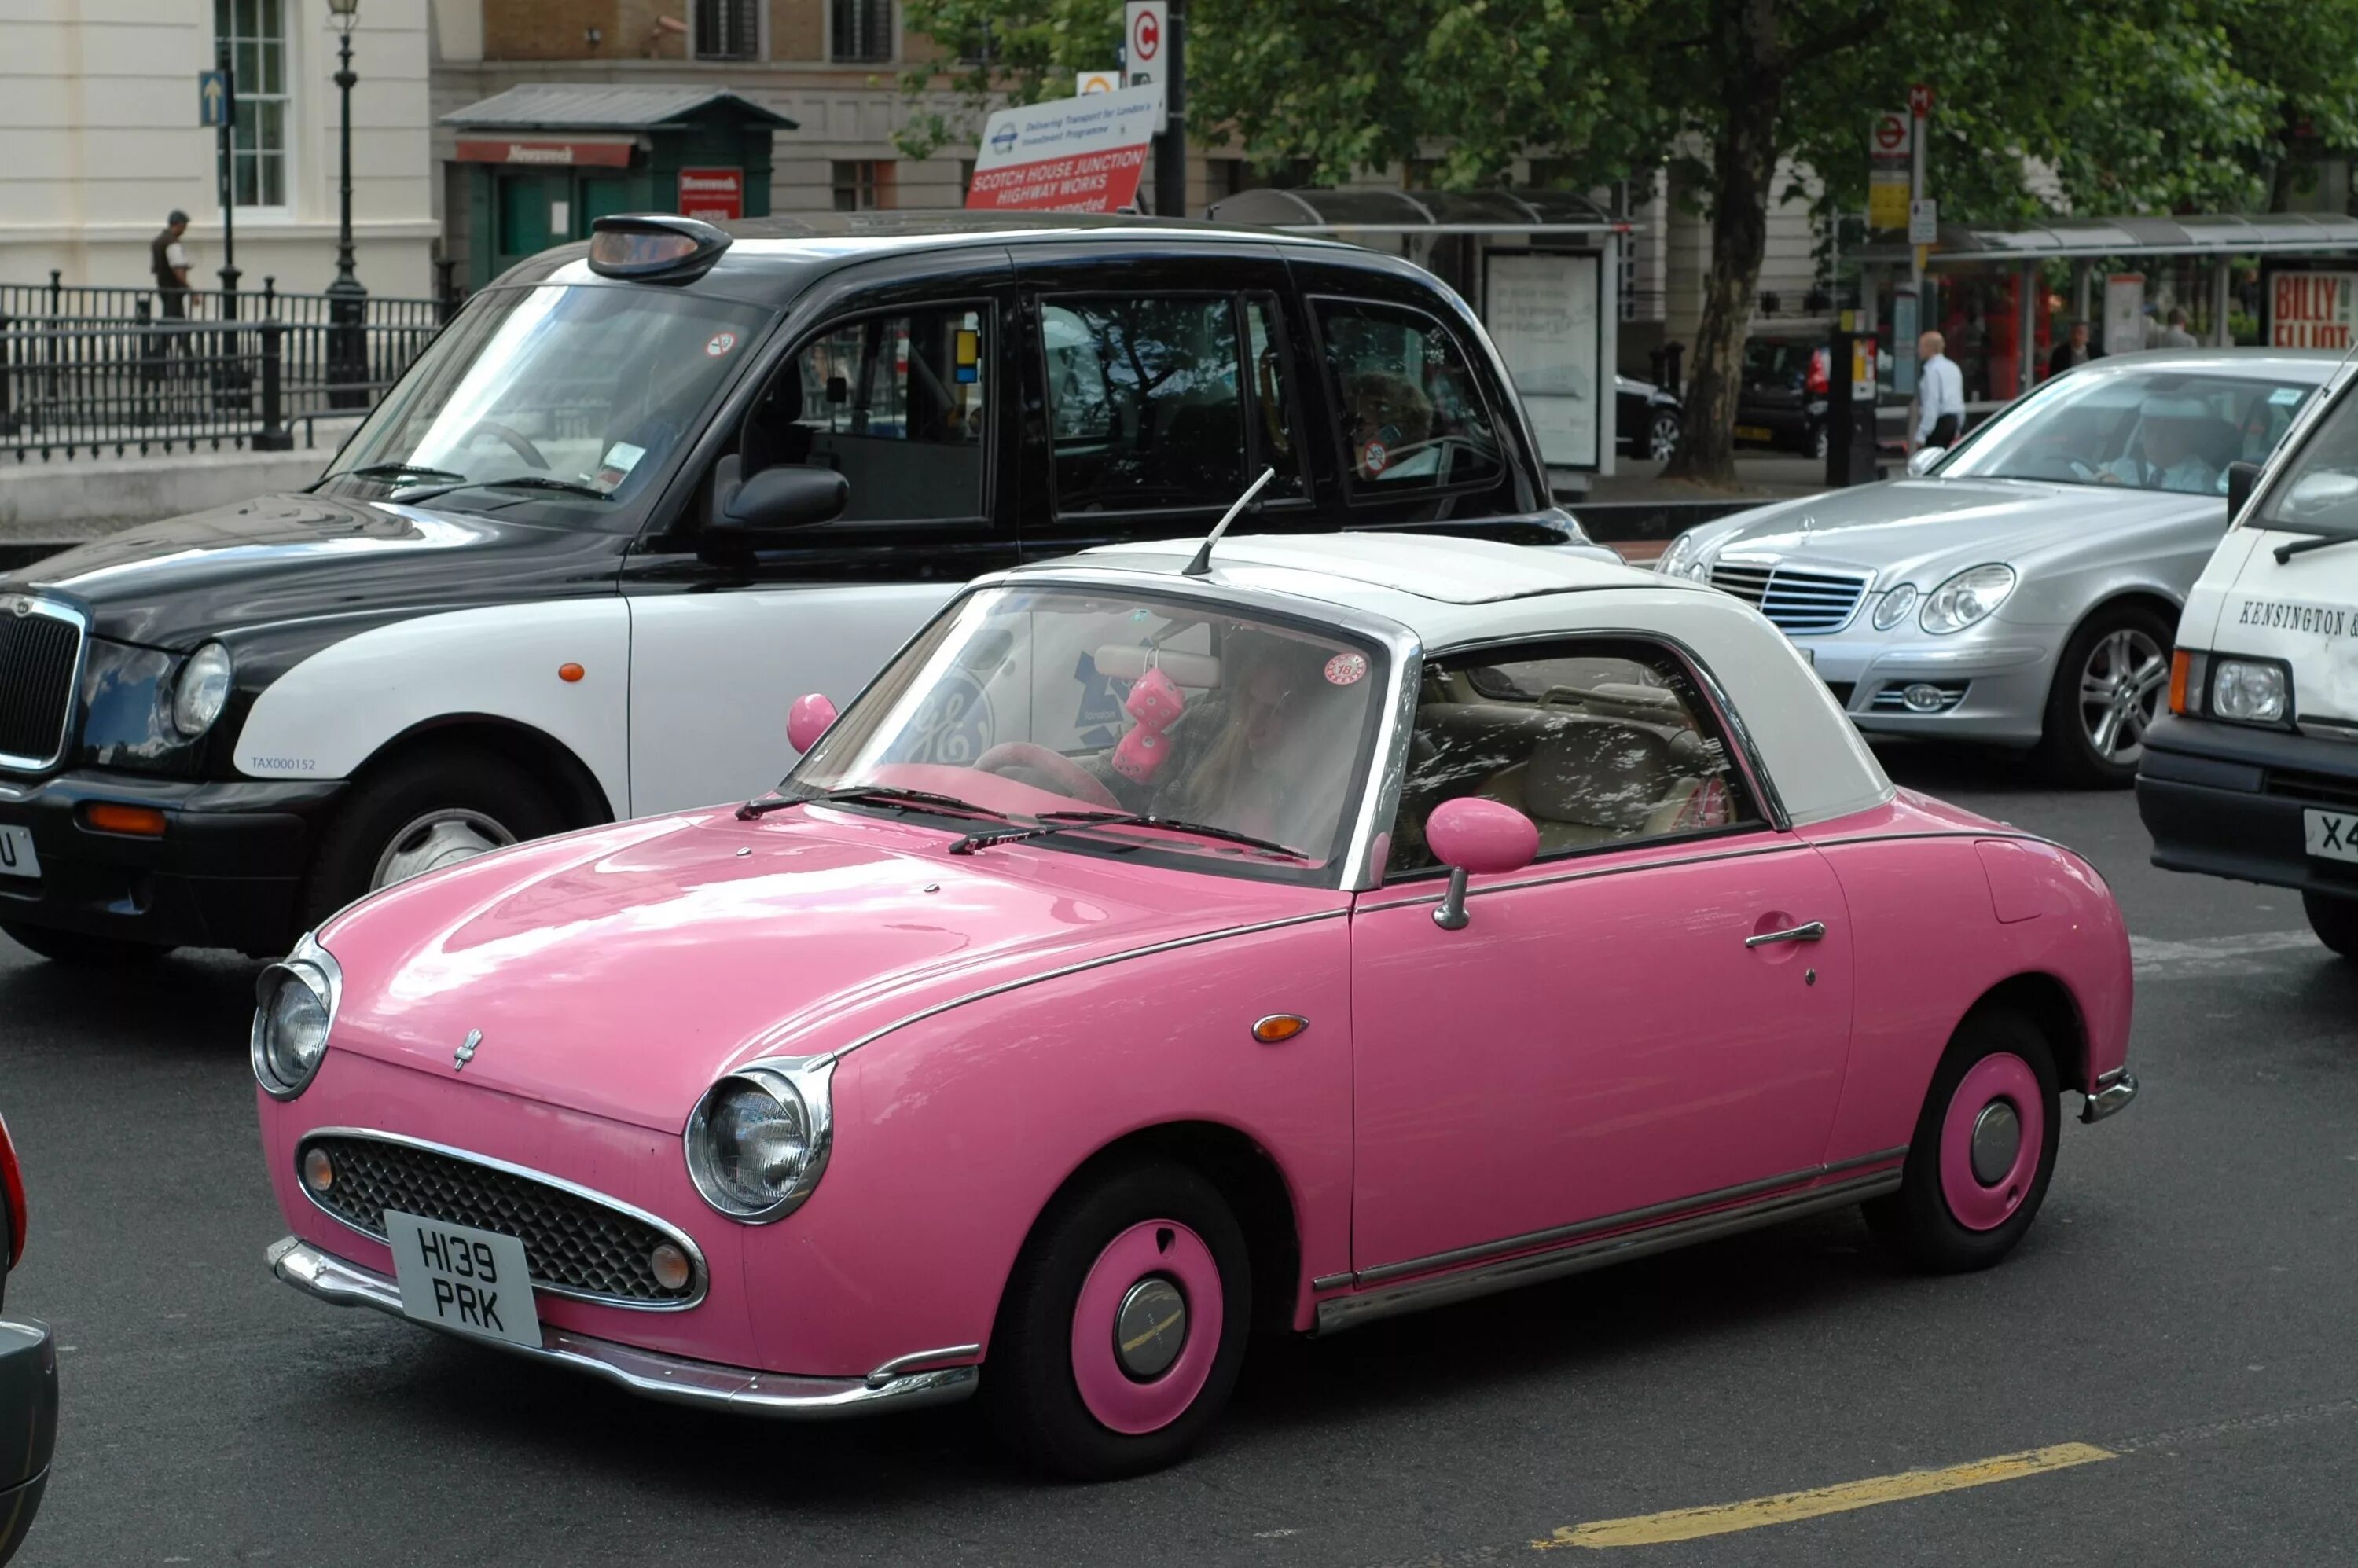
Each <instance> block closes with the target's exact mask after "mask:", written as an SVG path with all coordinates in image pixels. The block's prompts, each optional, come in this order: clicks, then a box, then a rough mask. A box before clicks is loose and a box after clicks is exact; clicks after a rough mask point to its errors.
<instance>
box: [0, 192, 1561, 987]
mask: <svg viewBox="0 0 2358 1568" xmlns="http://www.w3.org/2000/svg"><path fill="white" fill-rule="evenodd" d="M1264 469H1268V470H1274V477H1273V478H1272V479H1271V481H1269V482H1268V484H1267V485H1266V487H1265V488H1264V489H1263V490H1262V491H1261V492H1260V497H1259V499H1258V501H1257V502H1256V503H1255V509H1254V511H1253V512H1252V514H1249V516H1247V517H1246V518H1244V519H1243V520H1242V521H1241V522H1240V524H1239V526H1238V531H1239V532H1250V531H1259V532H1273V531H1287V532H1294V531H1311V530H1331V529H1335V528H1370V527H1372V528H1395V529H1419V530H1428V531H1441V532H1451V533H1463V534H1468V535H1478V536H1485V537H1488V538H1492V539H1498V540H1504V541H1507V542H1509V543H1518V544H1525V545H1531V546H1543V547H1556V548H1585V547H1588V546H1586V542H1585V538H1584V536H1583V535H1582V534H1581V532H1580V530H1579V527H1578V524H1575V523H1574V521H1573V520H1572V518H1571V517H1570V516H1569V515H1568V514H1565V513H1564V512H1563V511H1562V510H1561V509H1559V508H1557V507H1555V506H1554V505H1553V504H1552V502H1551V500H1550V497H1549V492H1548V488H1547V483H1546V478H1545V470H1543V468H1542V467H1541V463H1540V460H1539V458H1538V454H1537V449H1536V447H1535V444H1534V443H1533V441H1532V438H1531V432H1530V429H1529V427H1528V426H1527V424H1526V422H1525V419H1524V416H1523V413H1522V410H1521V407H1520V405H1519V404H1518V403H1517V402H1516V400H1515V398H1514V395H1513V394H1512V392H1511V390H1510V387H1509V383H1508V381H1507V379H1506V377H1505V374H1504V373H1503V371H1502V370H1501V367H1500V364H1499V362H1498V357H1497V355H1496V353H1495V352H1494V351H1493V350H1492V348H1491V346H1490V344H1489V342H1488V340H1487V338H1486V336H1485V335H1484V333H1483V331H1482V329H1481V326H1480V324H1479V322H1478V321H1476V319H1475V317H1474V316H1473V314H1472V313H1471V312H1470V311H1469V310H1468V309H1467V308H1466V306H1465V304H1464V303H1463V302H1462V301H1461V300H1459V299H1458V298H1457V297H1456V296H1455V295H1454V294H1452V293H1451V292H1450V291H1449V290H1448V289H1447V288H1446V287H1444V286H1443V285H1441V284H1440V283H1438V282H1437V281H1436V280H1434V279H1433V277H1432V276H1430V275H1428V274H1426V273H1424V272H1422V271H1421V270H1419V269H1417V268H1415V267H1412V266H1411V265H1408V264H1406V263H1404V262H1400V261H1397V260H1394V259H1392V258H1389V257H1385V256H1381V255H1378V254H1372V253H1369V252H1367V251H1363V250H1358V249H1356V248H1354V247H1350V246H1346V245H1340V244H1336V243H1327V242H1323V241H1316V240H1309V239H1301V238H1295V237H1290V236H1282V235H1276V234H1271V233H1266V232H1255V231H1250V230H1239V229H1235V228H1220V227H1215V226H1210V225H1203V224H1186V223H1176V222H1138V221H1124V220H1097V221H1092V220H1088V219H1076V218H1072V217H1067V216H1055V217H1040V218H1034V219H1029V220H1027V219H1024V218H1021V217H1016V218H1010V217H1006V216H1001V215H988V216H986V215H980V214H978V215H974V216H972V217H968V216H966V215H963V214H957V213H938V214H922V215H921V214H909V215H905V216H903V215H894V214H877V213H861V214H857V215H846V216H844V217H841V218H837V217H835V216H833V215H822V216H817V217H813V218H809V219H768V220H756V221H753V222H745V223H740V224H733V225H730V226H729V227H728V228H725V229H723V228H716V227H712V226H709V225H707V224H703V223H699V222H692V221H689V220H686V219H679V218H660V217H628V218H613V219H605V220H601V221H600V222H599V223H598V224H597V225H596V232H595V233H594V234H593V237H592V238H591V240H590V242H589V243H588V244H587V245H586V246H584V245H578V244H577V245H570V246H566V247H562V248H560V249H557V250H554V251H550V252H548V253H546V254H543V255H541V256H538V257H535V258H534V259H533V260H531V261H528V262H526V263H525V264H523V265H520V266H518V267H517V268H515V269H514V270H513V271H512V272H510V273H509V274H508V275H506V276H504V277H503V278H502V279H501V280H500V281H499V282H498V283H497V284H496V285H495V286H493V287H491V288H489V289H487V290H485V291H484V292H483V293H482V294H481V295H480V296H478V297H476V298H475V299H474V300H473V301H472V302H471V304H470V305H469V306H468V308H466V310H465V311H463V312H462V313H461V314H460V316H459V317H458V319H456V320H454V321H453V322H452V324H451V325H450V326H449V328H448V329H446V330H444V332H443V333H442V335H441V336H440V337H439V338H438V339H437V340H436V341H435V342H434V344H433V345H432V346H431V347H430V348H429V349H428V350H427V352H426V353H425V354H424V355H423V356H422V357H421V358H420V360H419V361H418V362H417V363H416V365H415V366H414V367H413V368H412V369H411V370H410V372H409V373H408V374H407V375H406V376H405V377H404V378H403V379H402V381H401V382H400V384H398V385H396V386H395V388H394V389H393V390H392V392H391V393H390V394H389V395H387V396H386V398H385V400H384V403H383V404H382V405H381V406H379V407H378V408H377V409H376V410H375V412H374V413H373V415H372V416H370V417H369V419H368V420H367V421H366V423H365V424H364V425H363V426H362V427H361V428H360V429H359V431H358V432H356V433H355V435H354V436H353V437H352V439H351V440H350V441H349V442H348V443H347V444H346V445H345V447H344V448H343V449H342V450H341V452H339V453H338V454H337V456H336V457H335V459H334V460H332V461H331V462H330V464H329V466H328V472H327V474H326V476H325V477H324V478H322V479H321V480H320V481H319V482H318V483H316V484H314V485H312V486H311V487H310V488H309V489H308V491H306V492H302V493H299V494H287V495H274V496H269V497H265V498H263V499H261V500H257V501H254V502H251V503H244V504H242V505H235V506H229V507H224V508H221V509H219V510H216V511H212V512H208V513H202V514H196V515H192V516H188V517H181V518H178V519H174V520H172V521H168V522H164V523H158V524H153V525H149V526H143V527H139V528H135V529H133V530H131V531H129V532H126V533H124V534H121V535H115V536H114V537H112V538H108V539H105V540H103V541H100V542H97V543H93V544H91V545H87V546H82V547H81V548H78V549H75V550H71V551H69V552H67V553H65V554H63V555H60V556H57V557H51V558H50V559H49V560H47V561H44V562H41V563H39V564H38V565H35V566H33V567H30V568H25V569H23V570H22V571H19V572H17V573H16V574H14V575H11V576H5V577H0V931H5V933H7V934H8V935H11V936H13V937H15V938H16V940H17V941H19V942H21V943H23V944H24V945H25V946H28V947H31V948H33V949H34V950H36V951H37V952H40V953H43V954H46V955H48V956H49V957H59V958H92V957H126V956H135V955H142V954H146V953H152V952H156V951H160V950H162V949H164V948H168V947H170V946H178V945H202V946H230V947H238V948H243V949H244V950H246V951H248V952H252V953H256V954H269V953H276V952H279V951H282V950H284V948H285V946H286V945H287V941H288V940H289V939H290V937H291V936H292V935H294V934H295V933H297V932H299V931H301V930H303V929H305V928H306V927H308V926H309V925H312V924H314V923H316V922H317V921H318V920H319V918H320V917H321V916H322V915H323V914H327V913H328V912H330V911H331V910H333V909H336V908H338V907H341V905H342V904H344V903H348V902H350V901H351V900H352V899H353V898H355V897H357V896H359V895H361V894H362V893H365V892H369V891H370V890H372V889H374V888H379V887H384V886H386V885H389V884H391V883H393V882H395V881H400V880H402V879H404V878H406V877H408V876H411V875H414V874H416V873H417V872H419V871H426V870H428V869H431V868H433V867H436V866H440V865H444V864H448V863H450V862H452V861H455V860H462V859H464V858H466V857H468V856H471V855H473V854H478V853H481V852H482V851H484V850H486V849H492V848H495V847H498V846H500V845H503V844H507V843H510V842H513V841H516V840H520V839H525V838H535V837H538V836H540V835H543V834H546V833H551V832H555V831H557V830H559V829H563V828H569V827H581V826H586V825H590V824H593V823H598V822H604V821H610V820H613V819H616V818H620V817H625V816H641V815H645V814H647V813H650V812H659V811H671V810H675V809H677V808H680V807H683V806H694V805H698V804H703V803H708V802H711V801H714V800H719V799H723V798H726V797H728V796H730V795H750V794H752V793H754V792H757V791H759V790H762V789H763V788H766V787H767V786H768V785H769V784H772V783H773V782H774V781H775V780H776V779H777V778H778V777H779V776H780V775H781V774H783V773H784V772H785V770H786V768H787V767H788V765H789V764H791V762H793V760H794V755H795V753H794V752H793V751H792V750H791V748H789V747H788V746H787V744H786V741H785V721H786V714H787V708H788V707H789V705H790V704H791V702H792V701H793V699H794V697H795V696H797V695H798V694H801V693H803V692H807V691H814V690H816V691H821V692H824V693H826V694H827V695H828V696H829V697H832V698H833V699H835V700H836V701H838V702H848V701H849V699H850V698H851V697H853V696H854V695H855V694H857V693H858V691H859V690H860V687H862V686H863V685H864V684H865V683H866V682H867V680H868V678H869V676H871V673H872V672H874V671H875V670H876V669H877V668H879V667H880V666H881V665H882V664H883V663H884V661H885V659H886V658H887V657H888V656H889V655H890V654H892V652H893V651H894V650H895V649H896V648H898V647H899V646H900V645H901V643H903V641H904V640H905V639H906V638H907V637H908V636H909V635H910V633H913V632H914V630H915V629H916V628H918V627H919V626H921V625H923V624H924V623H925V621H926V619H927V618H928V617H929V616H931V615H932V614H933V612H934V611H936V609H938V608H939V607H940V606H941V605H942V603H943V602H944V601H945V600H947V599H948V598H949V596H950V595H951V593H952V592H953V591H954V590H955V589H957V586H958V585H960V584H962V583H964V582H966V581H967V580H968V579H971V578H973V577H975V576H977V575H978V574H979V573H982V572H985V571H990V570H995V569H999V568H1006V567H1011V566H1015V565H1018V564H1020V563H1021V562H1022V561H1024V560H1026V559H1032V558H1039V557H1054V556H1064V555H1068V554H1071V553H1072V552H1074V551H1075V550H1078V549H1083V548H1087V547H1089V546H1098V545H1104V544H1109V543H1120V542H1123V541H1125V540H1130V539H1135V538H1160V537H1164V536H1168V535H1174V534H1181V533H1185V532H1187V531H1188V530H1190V529H1191V528H1194V529H1199V530H1200V528H1201V527H1203V526H1206V525H1208V524H1210V523H1211V522H1212V521H1213V520H1214V519H1215V518H1217V516H1218V515H1219V514H1221V513H1222V512H1223V511H1225V510H1226V509H1227V508H1228V506H1229V504H1230V503H1232V502H1233V501H1235V500H1236V498H1237V497H1238V495H1239V494H1240V493H1241V492H1243V491H1244V489H1245V488H1246V485H1247V483H1248V481H1249V478H1250V477H1251V476H1254V475H1258V474H1260V472H1261V471H1262V470H1264Z"/></svg>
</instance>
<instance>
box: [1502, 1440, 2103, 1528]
mask: <svg viewBox="0 0 2358 1568" xmlns="http://www.w3.org/2000/svg"><path fill="white" fill-rule="evenodd" d="M2118 1457H2119V1455H2118V1454H2114V1453H2113V1452H2112V1451H2111V1450H2109V1449H2104V1448H2098V1447H2096V1446H2095V1445H2094V1444H2087V1443H2059V1444H2055V1445H2053V1446H2052V1447H2049V1448H2033V1449H2031V1450H2029V1451H2028V1453H2023V1454H1999V1455H1997V1456H1996V1458H1994V1459H1976V1460H1974V1462H1973V1463H1972V1464H1969V1465H1950V1466H1948V1467H1947V1468H1946V1469H1942V1470H1909V1471H1905V1472H1903V1473H1902V1474H1900V1475H1897V1476H1872V1477H1870V1478H1868V1479H1866V1480H1864V1481H1844V1482H1843V1483H1842V1484H1841V1485H1840V1486H1835V1487H1812V1488H1811V1489H1810V1490H1809V1491H1806V1492H1779V1493H1778V1494H1777V1495H1776V1496H1774V1497H1768V1498H1749V1499H1747V1500H1746V1501H1744V1502H1740V1503H1713V1504H1710V1505H1708V1506H1706V1507H1704V1508H1699V1509H1670V1510H1669V1511H1668V1512H1665V1513H1658V1514H1640V1515H1639V1516H1637V1517H1636V1518H1634V1519H1592V1520H1590V1521H1589V1522H1588V1523H1586V1524H1581V1525H1565V1526H1563V1527H1562V1528H1561V1529H1559V1530H1556V1532H1555V1533H1554V1534H1553V1535H1551V1536H1549V1537H1548V1538H1547V1539H1546V1540H1545V1541H1532V1542H1531V1545H1532V1546H1533V1547H1534V1548H1535V1549H1537V1550H1539V1551H1541V1552H1552V1551H1553V1550H1555V1549H1556V1548H1557V1547H1559V1546H1585V1547H1590V1548H1597V1549H1601V1548H1604V1547H1607V1546H1652V1545H1657V1544H1659V1543H1660V1542H1664V1541H1694V1540H1696V1539H1698V1538H1700V1537H1703V1536H1706V1535H1728V1534H1732V1533H1734V1532H1735V1531H1736V1530H1758V1528H1759V1527H1760V1526H1762V1525H1764V1524H1787V1523H1790V1522H1791V1521H1792V1520H1794V1519H1815V1518H1816V1517H1817V1516H1819V1515H1820V1514H1836V1513H1845V1512H1847V1511H1849V1510H1850V1509H1867V1508H1873V1507H1874V1506H1875V1505H1876V1504H1877V1503H1896V1502H1901V1501H1904V1500H1905V1499H1907V1498H1924V1497H1930V1496H1931V1495H1932V1494H1933V1493H1935V1492H1954V1491H1959V1490H1961V1489H1963V1488H1964V1487H1986V1486H1988V1485H1989V1484H1990V1483H1991V1482H1993V1481H2016V1480H2020V1479H2021V1478H2022V1477H2023V1476H2040V1475H2044V1474H2046V1473H2047V1472H2048V1471H2050V1470H2068V1469H2070V1468H2071V1466H2072V1465H2093V1464H2096V1463H2097V1462H2099V1461H2100V1460H2105V1459H2116V1458H2118Z"/></svg>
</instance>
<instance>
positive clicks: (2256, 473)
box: [2227, 463, 2260, 523]
mask: <svg viewBox="0 0 2358 1568" xmlns="http://www.w3.org/2000/svg"><path fill="white" fill-rule="evenodd" d="M2259 488H2260V465H2259V464H2257V463H2229V464H2228V465H2227V521H2228V522H2230V523H2232V522H2234V520H2235V519H2236V518H2238V517H2240V516H2242V515H2243V514H2244V504H2245V503H2247V502H2249V501H2250V500H2251V499H2252V492H2254V491H2255V490H2257V489H2259Z"/></svg>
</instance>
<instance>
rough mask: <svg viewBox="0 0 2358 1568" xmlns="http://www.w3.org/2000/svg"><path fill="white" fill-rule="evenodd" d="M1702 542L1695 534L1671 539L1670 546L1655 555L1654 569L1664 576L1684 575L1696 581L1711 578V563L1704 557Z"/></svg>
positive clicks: (1706, 580)
mask: <svg viewBox="0 0 2358 1568" xmlns="http://www.w3.org/2000/svg"><path fill="white" fill-rule="evenodd" d="M1704 555H1705V551H1704V546H1703V545H1702V543H1701V542H1700V541H1699V540H1697V539H1696V538H1695V536H1694V535H1693V534H1681V535H1679V536H1678V537H1677V538H1675V539H1672V540H1671V545H1670V548H1668V549H1666V550H1664V551H1663V552H1662V553H1661V554H1660V555H1659V556H1657V557H1654V569H1655V570H1656V571H1658V572H1660V573H1661V574H1662V575H1663V576H1664V577H1682V578H1686V579H1690V580H1691V581H1694V582H1708V581H1709V580H1710V579H1711V563H1710V562H1709V561H1708V560H1706V559H1704Z"/></svg>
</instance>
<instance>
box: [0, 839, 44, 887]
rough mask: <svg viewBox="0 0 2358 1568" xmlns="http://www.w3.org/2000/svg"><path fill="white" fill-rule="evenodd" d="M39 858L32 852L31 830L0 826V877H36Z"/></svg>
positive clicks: (38, 871) (39, 872) (39, 869)
mask: <svg viewBox="0 0 2358 1568" xmlns="http://www.w3.org/2000/svg"><path fill="white" fill-rule="evenodd" d="M40 874H41V858H40V857H39V856H38V855H36V854H35V853H33V830H32V829H31V828H29V827H0V877H38V876H39V875H40Z"/></svg>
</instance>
